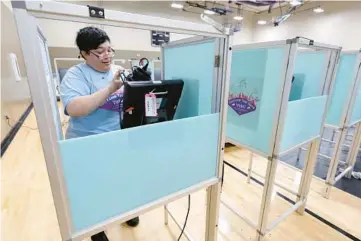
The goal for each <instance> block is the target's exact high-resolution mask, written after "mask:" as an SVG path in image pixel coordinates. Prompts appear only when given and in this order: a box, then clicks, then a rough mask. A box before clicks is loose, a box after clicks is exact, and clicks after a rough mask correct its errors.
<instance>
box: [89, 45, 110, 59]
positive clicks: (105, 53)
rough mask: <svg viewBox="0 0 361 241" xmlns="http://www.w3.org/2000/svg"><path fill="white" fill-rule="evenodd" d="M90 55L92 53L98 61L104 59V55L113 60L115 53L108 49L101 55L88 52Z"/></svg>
mask: <svg viewBox="0 0 361 241" xmlns="http://www.w3.org/2000/svg"><path fill="white" fill-rule="evenodd" d="M90 53H92V54H93V55H94V56H95V57H97V58H98V59H99V60H103V59H104V58H105V56H106V55H108V57H109V58H113V57H114V56H115V51H114V49H112V48H110V49H108V50H107V51H104V52H103V53H101V54H98V53H94V52H93V51H90Z"/></svg>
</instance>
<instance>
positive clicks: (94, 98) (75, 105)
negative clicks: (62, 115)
mask: <svg viewBox="0 0 361 241" xmlns="http://www.w3.org/2000/svg"><path fill="white" fill-rule="evenodd" d="M121 86H122V82H121V81H120V80H119V83H116V82H115V81H114V80H113V81H112V82H111V84H110V85H109V86H108V87H106V88H104V89H101V90H99V91H97V92H95V93H94V94H91V95H87V96H79V97H75V98H74V99H73V100H72V101H70V103H69V104H68V106H67V108H66V110H67V112H68V114H69V115H70V116H72V117H82V116H86V115H89V114H90V113H92V112H93V111H94V110H96V109H97V108H98V107H99V106H101V105H102V104H104V102H105V101H106V99H107V98H108V97H109V96H110V95H111V94H113V93H114V92H115V91H117V90H118V89H119V88H120V87H121Z"/></svg>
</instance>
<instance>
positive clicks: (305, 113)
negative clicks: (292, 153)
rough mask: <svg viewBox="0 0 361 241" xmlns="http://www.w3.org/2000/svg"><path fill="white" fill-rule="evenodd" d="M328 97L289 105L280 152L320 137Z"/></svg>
mask: <svg viewBox="0 0 361 241" xmlns="http://www.w3.org/2000/svg"><path fill="white" fill-rule="evenodd" d="M326 102H327V95H325V96H319V97H312V98H307V99H302V100H295V101H291V102H289V103H288V109H287V113H286V118H285V122H284V129H283V134H282V139H281V146H280V152H284V151H287V150H289V149H290V148H292V147H294V146H296V145H299V144H301V143H303V142H305V141H308V140H310V139H311V138H313V137H316V136H317V135H320V133H321V130H322V120H323V114H324V112H325V108H326Z"/></svg>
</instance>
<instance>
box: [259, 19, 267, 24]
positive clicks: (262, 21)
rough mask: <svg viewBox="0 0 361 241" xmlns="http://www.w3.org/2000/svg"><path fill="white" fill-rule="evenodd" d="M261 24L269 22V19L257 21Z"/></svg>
mask: <svg viewBox="0 0 361 241" xmlns="http://www.w3.org/2000/svg"><path fill="white" fill-rule="evenodd" d="M257 23H258V24H259V25H265V24H266V23H267V21H265V20H258V22H257Z"/></svg>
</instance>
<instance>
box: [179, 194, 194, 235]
mask: <svg viewBox="0 0 361 241" xmlns="http://www.w3.org/2000/svg"><path fill="white" fill-rule="evenodd" d="M190 210H191V195H188V211H187V215H186V219H185V220H184V225H183V228H182V232H181V233H180V235H179V237H178V239H177V241H179V240H180V239H181V237H182V235H183V233H184V230H185V228H186V226H187V221H188V216H189V211H190Z"/></svg>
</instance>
